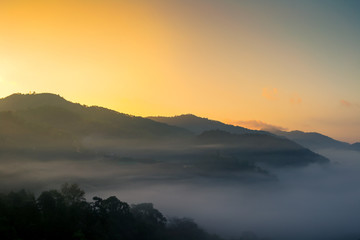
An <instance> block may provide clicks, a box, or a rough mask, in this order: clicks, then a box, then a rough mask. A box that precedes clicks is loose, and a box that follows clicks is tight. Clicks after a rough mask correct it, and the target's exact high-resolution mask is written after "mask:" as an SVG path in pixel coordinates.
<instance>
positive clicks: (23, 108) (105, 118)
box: [0, 93, 191, 138]
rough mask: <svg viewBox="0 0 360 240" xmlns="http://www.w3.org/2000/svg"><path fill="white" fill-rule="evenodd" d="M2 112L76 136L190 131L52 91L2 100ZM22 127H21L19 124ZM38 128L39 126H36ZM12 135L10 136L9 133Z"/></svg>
mask: <svg viewBox="0 0 360 240" xmlns="http://www.w3.org/2000/svg"><path fill="white" fill-rule="evenodd" d="M0 111H1V112H6V111H7V112H10V113H8V114H10V115H12V117H13V118H16V119H18V120H17V122H21V124H25V125H28V126H32V127H34V126H37V127H40V128H46V129H47V130H48V132H61V133H63V134H70V135H72V136H74V137H78V136H82V137H83V136H86V135H97V136H106V137H116V138H119V137H120V138H161V137H169V136H171V137H174V136H178V137H180V136H189V135H191V134H190V132H188V131H187V130H184V129H181V128H178V127H174V126H169V125H167V124H162V123H158V122H155V121H152V120H149V119H146V118H141V117H135V116H131V115H127V114H123V113H119V112H116V111H113V110H109V109H106V108H102V107H97V106H91V107H87V106H85V105H80V104H77V103H72V102H69V101H67V100H65V99H64V98H62V97H60V96H58V95H54V94H49V93H43V94H25V95H24V94H13V95H11V96H9V97H6V98H4V99H0ZM19 128H21V127H20V126H19ZM36 131H38V129H36ZM9 137H10V136H9Z"/></svg>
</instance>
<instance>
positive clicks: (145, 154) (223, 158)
mask: <svg viewBox="0 0 360 240" xmlns="http://www.w3.org/2000/svg"><path fill="white" fill-rule="evenodd" d="M172 120H174V121H175V120H176V121H179V122H180V123H181V124H178V125H179V126H172V125H169V124H167V123H161V122H156V121H154V120H151V119H146V118H141V117H135V116H131V115H127V114H123V113H119V112H116V111H113V110H109V109H106V108H102V107H96V106H92V107H88V106H85V105H80V104H78V103H72V102H70V101H67V100H65V99H64V98H62V97H60V96H58V95H54V94H26V95H23V94H14V95H11V96H9V97H7V98H4V99H0V125H1V128H0V158H2V159H7V158H8V156H10V159H11V158H15V159H18V158H20V159H24V158H25V159H37V160H39V159H41V160H51V159H60V160H63V159H66V160H69V161H73V160H78V159H84V160H87V159H102V160H104V159H106V160H109V161H112V163H111V164H123V165H124V166H123V167H124V169H126V174H129V175H130V176H131V177H132V176H137V177H138V178H140V179H149V178H150V179H152V178H154V176H157V178H172V179H179V178H184V177H190V178H191V177H193V176H210V177H214V176H221V177H225V178H228V179H229V178H231V177H234V178H235V179H239V174H243V175H241V178H246V179H249V178H252V177H253V176H256V178H258V177H259V176H260V178H262V179H264V178H265V179H274V177H273V176H271V174H269V173H268V171H266V170H265V169H264V168H261V167H259V166H258V165H257V163H266V164H269V165H272V166H278V167H279V166H280V167H282V166H304V165H307V164H310V163H323V162H327V159H325V158H323V157H321V156H319V155H317V154H315V153H313V152H311V151H309V150H308V149H305V148H303V147H302V146H300V145H298V144H296V143H294V142H292V141H290V140H287V139H284V138H281V137H277V136H274V135H272V134H268V133H266V132H262V131H252V130H249V129H246V128H241V127H235V126H231V125H227V124H223V123H221V122H217V121H212V120H208V119H205V118H198V117H196V116H193V115H185V116H182V117H177V118H173V119H172ZM183 127H188V129H185V128H183ZM208 128H210V129H211V128H216V129H219V128H220V129H221V128H222V129H229V130H230V131H231V133H230V132H229V131H225V130H210V131H205V132H202V133H201V134H200V135H195V134H194V133H193V132H191V131H194V132H198V131H202V130H203V129H208ZM131 164H138V165H136V166H137V167H132V165H131ZM244 174H245V175H244ZM250 175H251V177H250ZM244 176H246V177H244Z"/></svg>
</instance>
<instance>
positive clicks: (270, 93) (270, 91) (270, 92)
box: [262, 88, 278, 101]
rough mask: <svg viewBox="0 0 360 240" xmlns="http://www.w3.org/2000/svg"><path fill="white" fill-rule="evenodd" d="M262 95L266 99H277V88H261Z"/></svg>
mask: <svg viewBox="0 0 360 240" xmlns="http://www.w3.org/2000/svg"><path fill="white" fill-rule="evenodd" d="M262 96H263V97H264V98H266V99H267V100H270V101H274V100H277V99H278V90H277V88H263V90H262Z"/></svg>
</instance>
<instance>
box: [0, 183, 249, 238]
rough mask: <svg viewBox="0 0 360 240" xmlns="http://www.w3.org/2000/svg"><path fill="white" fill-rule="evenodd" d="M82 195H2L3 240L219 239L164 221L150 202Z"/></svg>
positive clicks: (70, 191) (65, 191)
mask: <svg viewBox="0 0 360 240" xmlns="http://www.w3.org/2000/svg"><path fill="white" fill-rule="evenodd" d="M84 196H85V192H84V191H83V190H81V189H80V188H79V186H78V185H77V184H68V183H66V184H64V185H63V186H62V187H61V189H60V190H49V191H44V192H42V193H41V194H40V196H39V197H38V198H35V196H34V194H32V193H29V192H27V191H25V190H21V191H19V192H10V193H8V194H0V236H1V239H2V240H7V239H52V240H56V239H61V240H63V239H69V240H71V239H74V240H75V239H79V240H80V239H81V240H83V239H89V240H92V239H93V240H97V239H101V240H107V239H109V240H112V239H114V240H115V239H134V240H135V239H136V240H142V239H144V240H153V239H154V240H155V239H156V240H157V239H162V240H167V239H169V240H170V239H171V240H221V239H222V238H220V237H219V236H216V235H211V234H209V233H207V232H205V231H204V230H203V229H201V228H200V227H199V226H198V225H197V224H196V223H195V222H193V221H192V220H191V219H187V218H172V219H166V218H165V217H164V216H163V214H162V213H161V212H159V211H158V210H157V209H155V208H154V207H153V204H151V203H142V204H133V205H129V204H128V203H126V202H122V201H120V200H119V199H118V198H116V197H114V196H112V197H109V198H107V199H102V198H99V197H94V198H93V202H87V201H86V199H85V197H84ZM240 239H244V238H240Z"/></svg>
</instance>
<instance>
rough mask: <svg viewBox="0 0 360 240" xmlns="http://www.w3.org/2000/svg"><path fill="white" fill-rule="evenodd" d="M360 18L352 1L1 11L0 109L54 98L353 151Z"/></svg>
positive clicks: (65, 4) (73, 5)
mask: <svg viewBox="0 0 360 240" xmlns="http://www.w3.org/2000/svg"><path fill="white" fill-rule="evenodd" d="M359 10H360V3H359V2H358V1H356V0H354V1H352V0H346V1H332V0H329V1H323V0H318V1H307V0H298V1H296V0H293V1H285V0H263V1H260V0H254V1H250V0H248V1H246V0H244V1H240V0H238V1H236V0H224V1H219V0H217V1H215V0H214V1H212V0H198V1H190V0H172V1H167V0H163V1H160V0H154V1H132V0H129V1H126V0H122V1H116V0H101V1H100V0H72V1H69V0H62V1H57V0H52V1H48V0H47V1H45V0H33V1H26V0H23V1H21V0H1V1H0V97H6V96H8V95H10V94H12V93H18V92H20V93H28V92H30V91H31V92H33V91H35V92H38V93H40V92H51V93H56V94H60V95H61V96H63V97H64V98H66V99H68V100H70V101H73V102H79V103H82V104H86V105H99V106H104V107H107V108H111V109H114V110H117V111H119V112H124V113H128V114H132V115H138V116H160V115H161V116H174V115H180V114H186V113H192V114H195V115H198V116H201V117H207V118H210V119H215V120H220V121H224V122H227V123H234V124H240V125H242V126H245V127H253V128H261V127H262V124H264V126H269V125H270V126H279V127H280V128H281V129H287V130H296V129H297V130H303V131H316V132H320V133H323V134H326V135H328V136H331V137H333V138H336V139H339V140H343V141H348V142H356V141H360V94H359V92H360V67H359V63H360V15H359V14H358V12H359ZM254 123H255V124H254Z"/></svg>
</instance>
